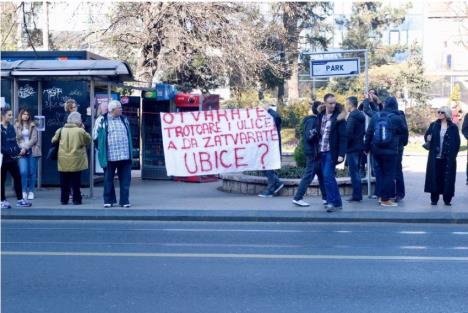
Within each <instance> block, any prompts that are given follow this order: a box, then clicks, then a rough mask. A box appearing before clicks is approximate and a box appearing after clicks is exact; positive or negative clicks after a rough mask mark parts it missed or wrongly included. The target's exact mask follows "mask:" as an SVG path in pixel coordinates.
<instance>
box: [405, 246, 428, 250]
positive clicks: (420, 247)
mask: <svg viewBox="0 0 468 313" xmlns="http://www.w3.org/2000/svg"><path fill="white" fill-rule="evenodd" d="M400 249H414V250H424V249H427V247H425V246H401V247H400Z"/></svg>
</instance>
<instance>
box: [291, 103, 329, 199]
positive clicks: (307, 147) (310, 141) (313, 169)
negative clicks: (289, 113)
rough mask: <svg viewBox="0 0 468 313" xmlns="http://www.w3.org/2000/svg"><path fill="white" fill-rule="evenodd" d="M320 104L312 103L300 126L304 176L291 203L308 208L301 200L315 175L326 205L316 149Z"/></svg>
mask: <svg viewBox="0 0 468 313" xmlns="http://www.w3.org/2000/svg"><path fill="white" fill-rule="evenodd" d="M321 104H322V103H321V102H320V101H314V102H313V104H312V106H311V115H309V116H307V117H305V118H304V121H303V122H302V124H303V125H304V133H303V134H302V136H303V141H304V154H305V156H306V168H305V172H304V176H302V179H301V182H300V183H299V187H298V188H297V191H296V194H295V195H294V199H293V200H292V202H293V203H294V204H295V205H298V206H301V207H306V206H310V204H309V203H307V202H305V201H304V200H302V199H303V197H304V195H305V193H306V192H307V188H308V187H309V185H310V183H311V182H312V181H313V180H314V177H315V175H317V178H318V181H319V187H320V192H321V194H322V201H323V203H324V205H327V204H328V203H327V192H326V190H325V186H324V184H323V173H322V168H321V166H320V154H319V149H318V133H317V130H316V129H315V125H316V124H317V115H318V110H317V109H318V107H319V105H321Z"/></svg>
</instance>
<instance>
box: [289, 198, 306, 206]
mask: <svg viewBox="0 0 468 313" xmlns="http://www.w3.org/2000/svg"><path fill="white" fill-rule="evenodd" d="M292 203H294V204H295V205H298V206H303V207H304V206H310V204H309V203H307V202H305V201H304V200H302V199H301V200H293V201H292Z"/></svg>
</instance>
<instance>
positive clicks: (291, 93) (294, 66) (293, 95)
mask: <svg viewBox="0 0 468 313" xmlns="http://www.w3.org/2000/svg"><path fill="white" fill-rule="evenodd" d="M287 84H288V100H289V101H291V100H293V99H297V98H299V64H298V63H297V58H294V57H293V60H292V62H291V78H290V79H289V80H288V81H287Z"/></svg>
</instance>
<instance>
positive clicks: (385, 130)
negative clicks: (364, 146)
mask: <svg viewBox="0 0 468 313" xmlns="http://www.w3.org/2000/svg"><path fill="white" fill-rule="evenodd" d="M392 116H393V114H392V113H385V112H378V113H376V116H375V118H376V120H375V124H374V126H375V128H374V137H373V143H374V144H375V145H376V146H378V147H380V148H385V147H388V146H389V145H390V143H391V142H392V140H393V136H394V134H393V127H392V121H391V118H392Z"/></svg>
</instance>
